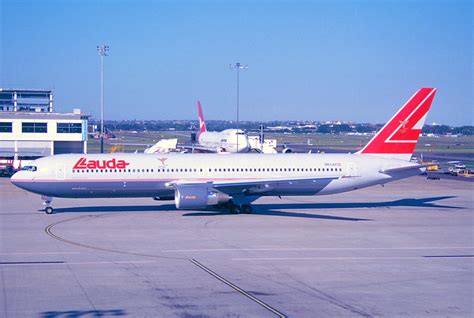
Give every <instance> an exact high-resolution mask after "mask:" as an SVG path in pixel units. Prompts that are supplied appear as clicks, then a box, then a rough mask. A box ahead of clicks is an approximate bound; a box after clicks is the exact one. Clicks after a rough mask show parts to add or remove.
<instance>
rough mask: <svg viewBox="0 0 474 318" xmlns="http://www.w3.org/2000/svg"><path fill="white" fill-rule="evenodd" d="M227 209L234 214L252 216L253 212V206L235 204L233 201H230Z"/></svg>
mask: <svg viewBox="0 0 474 318" xmlns="http://www.w3.org/2000/svg"><path fill="white" fill-rule="evenodd" d="M227 208H228V209H229V212H230V213H232V214H251V213H252V212H253V208H252V205H250V204H235V203H234V202H233V201H229V203H227Z"/></svg>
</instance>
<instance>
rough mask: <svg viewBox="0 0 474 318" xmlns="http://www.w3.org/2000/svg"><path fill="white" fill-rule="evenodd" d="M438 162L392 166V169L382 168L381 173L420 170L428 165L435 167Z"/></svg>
mask: <svg viewBox="0 0 474 318" xmlns="http://www.w3.org/2000/svg"><path fill="white" fill-rule="evenodd" d="M437 165H438V164H437V163H432V164H425V165H416V166H408V167H400V168H392V169H383V170H380V171H379V172H380V173H385V174H392V173H399V172H408V171H413V170H418V169H422V168H427V167H434V166H437Z"/></svg>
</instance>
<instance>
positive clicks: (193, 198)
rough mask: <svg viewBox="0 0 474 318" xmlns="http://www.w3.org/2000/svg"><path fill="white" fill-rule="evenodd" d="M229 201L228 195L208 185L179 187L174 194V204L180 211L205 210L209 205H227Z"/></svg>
mask: <svg viewBox="0 0 474 318" xmlns="http://www.w3.org/2000/svg"><path fill="white" fill-rule="evenodd" d="M229 200H230V197H229V196H228V195H227V194H225V193H222V192H219V191H216V190H214V189H212V188H211V189H210V188H209V187H208V186H207V185H206V186H203V185H182V186H177V187H176V190H175V192H174V203H175V205H176V208H177V209H179V210H185V209H204V208H206V207H207V206H208V205H216V204H219V203H225V202H228V201H229Z"/></svg>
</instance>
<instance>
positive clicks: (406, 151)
mask: <svg viewBox="0 0 474 318" xmlns="http://www.w3.org/2000/svg"><path fill="white" fill-rule="evenodd" d="M435 92H436V89H435V88H421V89H420V90H419V91H417V92H416V93H415V94H414V95H413V96H412V97H411V98H410V99H409V100H408V102H407V103H406V104H405V105H403V107H402V108H400V110H399V111H398V112H397V113H396V114H395V116H393V117H392V118H391V119H390V120H389V121H388V122H387V123H386V124H385V126H383V128H382V129H381V130H380V131H379V132H377V134H376V135H375V136H374V137H373V138H372V139H371V140H370V141H369V143H368V144H367V145H366V146H365V147H364V148H363V149H362V150H361V151H359V152H358V153H359V154H373V155H382V156H384V157H391V158H399V159H404V160H410V158H411V156H412V154H413V151H414V150H415V147H416V143H417V141H418V137H419V136H420V133H421V129H422V128H423V124H424V123H425V119H426V115H427V114H428V110H429V109H430V106H431V103H432V102H433V98H434V95H435Z"/></svg>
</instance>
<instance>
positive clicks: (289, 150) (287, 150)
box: [281, 147, 293, 153]
mask: <svg viewBox="0 0 474 318" xmlns="http://www.w3.org/2000/svg"><path fill="white" fill-rule="evenodd" d="M281 152H282V153H292V152H293V149H291V148H286V147H284V148H283V150H282V151H281Z"/></svg>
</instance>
